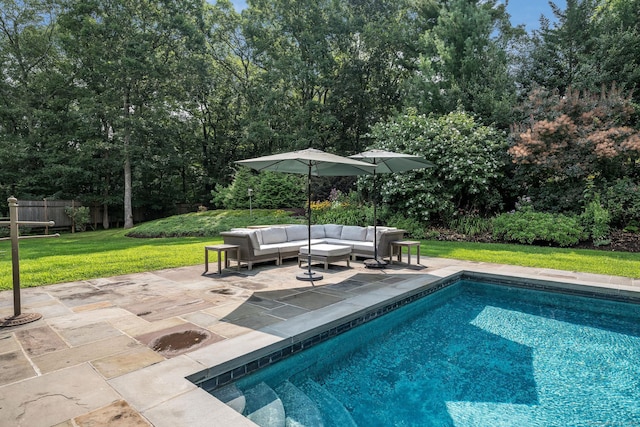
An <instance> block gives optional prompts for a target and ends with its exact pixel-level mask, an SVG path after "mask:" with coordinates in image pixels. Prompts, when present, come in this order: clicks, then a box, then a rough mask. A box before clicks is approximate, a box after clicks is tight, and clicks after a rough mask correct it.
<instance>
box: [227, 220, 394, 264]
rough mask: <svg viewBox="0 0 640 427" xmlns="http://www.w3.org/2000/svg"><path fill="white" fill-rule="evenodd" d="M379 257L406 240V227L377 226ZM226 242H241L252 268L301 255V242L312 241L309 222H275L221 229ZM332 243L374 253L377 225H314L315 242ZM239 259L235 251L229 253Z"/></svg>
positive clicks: (355, 254) (244, 257) (242, 258)
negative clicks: (255, 264)
mask: <svg viewBox="0 0 640 427" xmlns="http://www.w3.org/2000/svg"><path fill="white" fill-rule="evenodd" d="M377 232H378V237H377V239H376V240H377V243H378V257H388V256H389V243H390V242H392V241H394V240H402V237H403V236H404V230H400V229H397V228H392V227H377ZM220 235H221V236H222V238H223V239H224V243H227V244H231V245H238V246H240V261H241V262H243V263H246V264H247V265H248V267H249V270H251V268H252V266H253V264H254V263H256V262H265V261H275V262H276V265H279V264H280V263H282V261H283V260H285V259H288V258H297V257H298V252H299V250H300V247H301V246H306V245H307V244H308V231H307V226H306V225H274V226H270V227H263V228H256V229H249V228H234V229H232V230H231V231H225V232H222V233H220ZM318 243H329V244H334V245H345V246H351V256H352V258H353V259H355V258H356V257H373V253H374V251H373V227H372V226H370V227H358V226H351V225H338V224H318V225H312V226H311V244H312V245H313V244H318ZM229 259H234V260H235V253H233V251H232V252H230V253H229Z"/></svg>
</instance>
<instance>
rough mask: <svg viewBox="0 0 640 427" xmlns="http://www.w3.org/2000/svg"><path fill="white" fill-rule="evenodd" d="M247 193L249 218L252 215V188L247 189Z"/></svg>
mask: <svg viewBox="0 0 640 427" xmlns="http://www.w3.org/2000/svg"><path fill="white" fill-rule="evenodd" d="M247 193H248V194H249V216H250V217H251V216H253V215H252V211H251V195H252V194H253V188H247Z"/></svg>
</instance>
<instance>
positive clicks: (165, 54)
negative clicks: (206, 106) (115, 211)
mask: <svg viewBox="0 0 640 427" xmlns="http://www.w3.org/2000/svg"><path fill="white" fill-rule="evenodd" d="M63 5H64V8H63V12H62V14H61V16H60V24H61V26H62V28H63V29H64V32H65V38H64V47H65V50H66V52H67V54H68V55H69V57H70V58H71V60H72V61H73V62H74V64H75V65H76V66H77V70H78V73H77V74H78V79H79V81H80V82H81V84H82V85H86V88H87V90H88V92H89V94H90V97H91V101H92V103H93V105H92V110H93V111H94V114H93V115H94V117H100V120H101V122H102V123H100V124H98V123H96V122H94V123H93V126H99V127H100V129H101V131H102V132H103V134H104V135H105V140H107V141H109V142H110V143H112V147H113V148H116V149H117V151H115V150H114V152H110V153H109V156H116V157H117V158H118V159H119V160H120V161H121V164H122V170H123V179H124V184H123V192H124V194H123V205H124V226H125V228H130V227H132V226H133V185H134V182H135V180H134V174H133V168H134V165H135V164H136V162H137V160H139V159H140V155H141V153H143V152H144V150H141V149H142V148H143V147H144V146H145V145H147V144H149V146H154V145H155V147H154V148H157V149H159V150H162V147H161V146H159V145H158V144H157V143H158V142H159V139H157V138H159V135H158V133H154V132H152V131H151V129H150V126H149V124H150V123H151V122H154V121H155V122H156V123H157V120H154V119H156V118H157V117H159V116H167V115H170V114H172V113H173V111H172V110H171V109H170V108H167V102H166V100H165V97H167V96H168V95H169V94H171V90H170V88H171V86H172V85H173V84H175V83H174V82H175V78H176V76H175V75H173V74H172V73H171V71H172V70H175V68H176V67H175V62H176V61H180V60H181V58H179V57H178V56H177V55H176V52H177V51H179V48H180V44H181V43H184V41H185V38H187V37H188V34H189V32H190V30H191V29H190V28H189V23H190V20H189V19H188V16H189V15H196V16H197V15H198V14H201V7H202V3H201V2H198V1H195V0H191V1H172V0H162V1H151V0H149V1H147V0H142V1H132V0H104V1H103V0H100V1H97V0H80V1H76V0H73V1H66V0H65V1H64V3H63ZM139 178H140V179H144V176H142V175H139Z"/></svg>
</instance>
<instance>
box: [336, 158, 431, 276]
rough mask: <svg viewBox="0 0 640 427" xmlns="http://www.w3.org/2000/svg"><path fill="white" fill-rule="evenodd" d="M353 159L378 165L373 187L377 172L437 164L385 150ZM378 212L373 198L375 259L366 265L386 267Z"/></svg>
mask: <svg viewBox="0 0 640 427" xmlns="http://www.w3.org/2000/svg"><path fill="white" fill-rule="evenodd" d="M349 157H350V158H352V159H356V160H360V161H363V162H367V163H371V164H373V165H375V166H376V168H375V170H374V171H373V187H374V189H375V187H376V174H379V173H398V172H406V171H410V170H414V169H423V168H431V167H434V166H435V165H434V164H433V163H431V162H430V161H429V160H427V159H424V158H422V157H420V156H415V155H413V154H404V153H394V152H393V151H385V150H369V151H365V152H362V153H359V154H354V155H353V156H349ZM377 222H378V221H377V213H376V201H375V197H374V198H373V230H374V233H373V236H374V237H373V254H374V255H373V259H372V260H365V266H367V267H371V268H384V266H385V265H386V264H387V263H386V262H385V261H383V260H379V259H378V242H377V238H378V232H377V231H378V230H377Z"/></svg>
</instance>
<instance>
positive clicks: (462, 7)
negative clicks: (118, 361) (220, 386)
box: [0, 0, 640, 227]
mask: <svg viewBox="0 0 640 427" xmlns="http://www.w3.org/2000/svg"><path fill="white" fill-rule="evenodd" d="M248 3H249V7H248V8H247V9H246V10H244V11H243V12H242V13H241V14H239V13H237V12H236V11H235V10H234V8H233V6H232V5H231V3H230V2H229V1H228V0H219V1H217V2H216V3H215V4H210V3H208V2H205V1H201V0H21V1H16V0H0V68H1V69H2V77H3V78H2V79H1V80H0V103H1V106H0V142H1V144H0V165H1V167H0V195H4V196H5V199H6V197H8V196H9V195H15V196H16V197H19V198H22V199H27V198H43V197H47V198H72V199H76V200H82V201H84V202H85V203H88V204H89V203H90V204H96V205H100V206H103V208H104V211H105V212H106V213H107V215H106V216H105V224H104V225H105V227H107V226H108V224H109V218H111V220H112V221H113V220H114V219H118V220H119V221H121V222H123V223H124V224H125V226H126V227H130V226H132V225H133V216H132V212H133V210H134V209H136V208H138V209H141V210H143V211H144V212H145V213H146V215H147V217H154V216H160V215H166V214H169V213H171V212H172V209H173V206H175V204H176V203H189V204H204V205H211V204H212V203H215V200H222V199H224V198H223V197H218V198H216V197H213V196H212V191H213V190H214V189H215V188H216V186H217V187H218V189H221V188H224V187H226V186H228V185H229V184H231V183H232V182H233V178H234V172H235V168H234V164H233V161H234V160H238V159H241V158H247V157H253V156H258V155H263V154H269V153H275V152H279V151H285V150H292V149H302V148H306V147H311V146H312V147H314V148H319V149H323V150H326V151H330V152H335V153H338V154H342V155H350V154H354V153H356V152H359V151H363V150H365V149H366V148H368V147H370V146H372V145H377V146H383V145H384V146H387V147H389V148H393V149H395V150H399V151H412V152H416V153H421V154H423V155H428V156H430V157H431V158H433V159H435V160H437V162H436V163H437V164H438V165H439V168H438V170H436V171H431V172H427V173H425V174H424V175H423V176H418V177H416V179H419V180H421V182H420V184H422V185H423V186H422V187H420V186H416V183H415V182H413V183H412V187H411V189H410V191H404V192H402V191H403V190H402V189H400V187H399V186H400V185H401V181H403V180H402V179H401V178H397V177H396V178H394V177H390V178H389V179H391V180H394V179H395V180H397V181H390V182H396V184H395V185H396V186H395V187H394V186H393V185H391V184H387V186H388V187H387V188H388V189H389V191H388V194H389V200H395V202H396V203H404V205H405V206H408V204H410V201H408V200H406V199H407V197H408V195H411V194H414V193H415V194H414V195H415V198H417V200H422V202H424V204H425V205H429V206H433V207H434V208H433V209H431V210H428V211H425V210H424V209H422V210H421V209H416V215H417V216H420V215H422V216H424V212H427V217H428V218H429V219H438V218H439V219H442V218H443V217H445V216H450V215H452V214H453V213H455V212H459V211H461V210H462V211H468V212H471V211H481V212H486V214H487V215H488V214H492V213H496V212H500V211H503V210H507V209H510V208H512V207H513V205H514V203H515V201H516V200H517V199H518V198H521V197H525V196H527V197H531V198H532V199H533V202H534V204H535V205H536V207H537V208H538V209H541V210H557V211H579V210H580V209H581V208H582V205H581V204H582V203H583V202H584V192H585V190H587V189H589V191H590V192H591V193H594V194H595V193H598V194H599V195H601V196H602V198H603V203H606V204H607V206H608V208H609V209H610V210H612V211H613V212H619V214H618V215H617V216H616V218H617V220H618V221H619V222H620V223H621V224H620V225H624V224H622V223H623V222H629V221H633V220H639V221H640V199H639V198H638V197H636V196H635V193H637V191H636V189H637V184H638V182H639V180H640V176H639V175H638V154H639V153H640V141H639V136H638V104H639V102H640V91H638V90H635V89H638V86H639V84H640V66H639V65H640V64H638V62H639V61H640V34H639V32H640V0H567V3H566V8H565V9H561V8H558V7H557V6H555V5H554V4H552V6H553V13H554V16H553V17H542V18H541V26H540V29H539V30H536V31H534V32H533V33H532V34H527V33H526V32H525V31H524V29H523V28H518V27H513V26H512V25H511V23H510V21H509V15H508V14H507V12H506V7H505V6H504V5H503V4H501V2H498V1H497V0H483V1H480V0H340V1H332V0H318V1H315V2H309V1H302V0H249V2H248ZM420 126H423V127H428V129H422V130H421V128H420ZM465 165H466V166H465ZM454 166H455V167H454ZM404 181H406V180H404ZM424 186H427V187H428V188H429V191H426V192H425V191H422V190H420V189H421V188H422V189H424V188H425V187H424ZM391 190H393V191H391ZM394 191H395V192H394ZM416 192H417V193H416ZM226 194H229V193H226ZM398 194H402V195H403V197H399V196H398ZM212 200H213V201H214V202H212ZM438 200H441V201H442V202H440V203H439V202H438ZM419 211H420V212H423V213H422V214H420V215H418V213H417V212H419ZM421 219H426V218H421Z"/></svg>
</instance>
